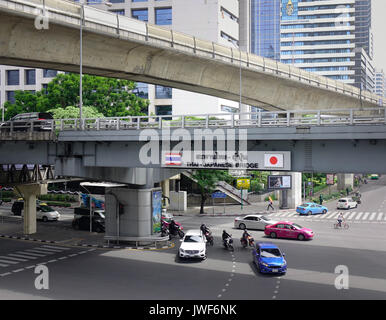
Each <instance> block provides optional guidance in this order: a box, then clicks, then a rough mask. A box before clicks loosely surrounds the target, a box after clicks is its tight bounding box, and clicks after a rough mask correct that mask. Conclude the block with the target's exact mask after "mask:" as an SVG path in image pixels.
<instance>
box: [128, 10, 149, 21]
mask: <svg viewBox="0 0 386 320" xmlns="http://www.w3.org/2000/svg"><path fill="white" fill-rule="evenodd" d="M131 17H132V18H134V19H138V20H141V21H145V22H147V21H149V14H148V11H147V9H132V10H131Z"/></svg>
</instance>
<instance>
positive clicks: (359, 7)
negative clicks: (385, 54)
mask: <svg viewBox="0 0 386 320" xmlns="http://www.w3.org/2000/svg"><path fill="white" fill-rule="evenodd" d="M371 18H372V14H371V0H355V44H356V47H357V48H363V49H364V50H365V51H366V53H367V55H368V56H369V57H370V59H374V44H373V41H374V40H373V33H372V30H371Z"/></svg>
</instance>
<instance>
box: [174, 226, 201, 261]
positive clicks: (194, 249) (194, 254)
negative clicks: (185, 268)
mask: <svg viewBox="0 0 386 320" xmlns="http://www.w3.org/2000/svg"><path fill="white" fill-rule="evenodd" d="M180 241H181V246H180V248H179V250H178V256H179V257H180V258H198V259H202V260H205V259H206V241H205V237H204V235H203V234H202V232H201V230H188V231H187V232H186V234H185V236H184V238H183V239H182V240H180Z"/></svg>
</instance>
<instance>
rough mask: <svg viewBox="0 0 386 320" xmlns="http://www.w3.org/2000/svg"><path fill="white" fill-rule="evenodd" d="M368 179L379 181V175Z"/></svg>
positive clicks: (373, 175)
mask: <svg viewBox="0 0 386 320" xmlns="http://www.w3.org/2000/svg"><path fill="white" fill-rule="evenodd" d="M370 179H371V180H378V179H379V175H377V174H372V175H371V176H370Z"/></svg>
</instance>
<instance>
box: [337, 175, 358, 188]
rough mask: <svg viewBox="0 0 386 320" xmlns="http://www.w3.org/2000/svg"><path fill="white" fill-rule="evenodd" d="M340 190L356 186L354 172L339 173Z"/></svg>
mask: <svg viewBox="0 0 386 320" xmlns="http://www.w3.org/2000/svg"><path fill="white" fill-rule="evenodd" d="M337 178H338V190H346V188H351V189H353V188H354V174H346V173H338V174H337Z"/></svg>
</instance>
